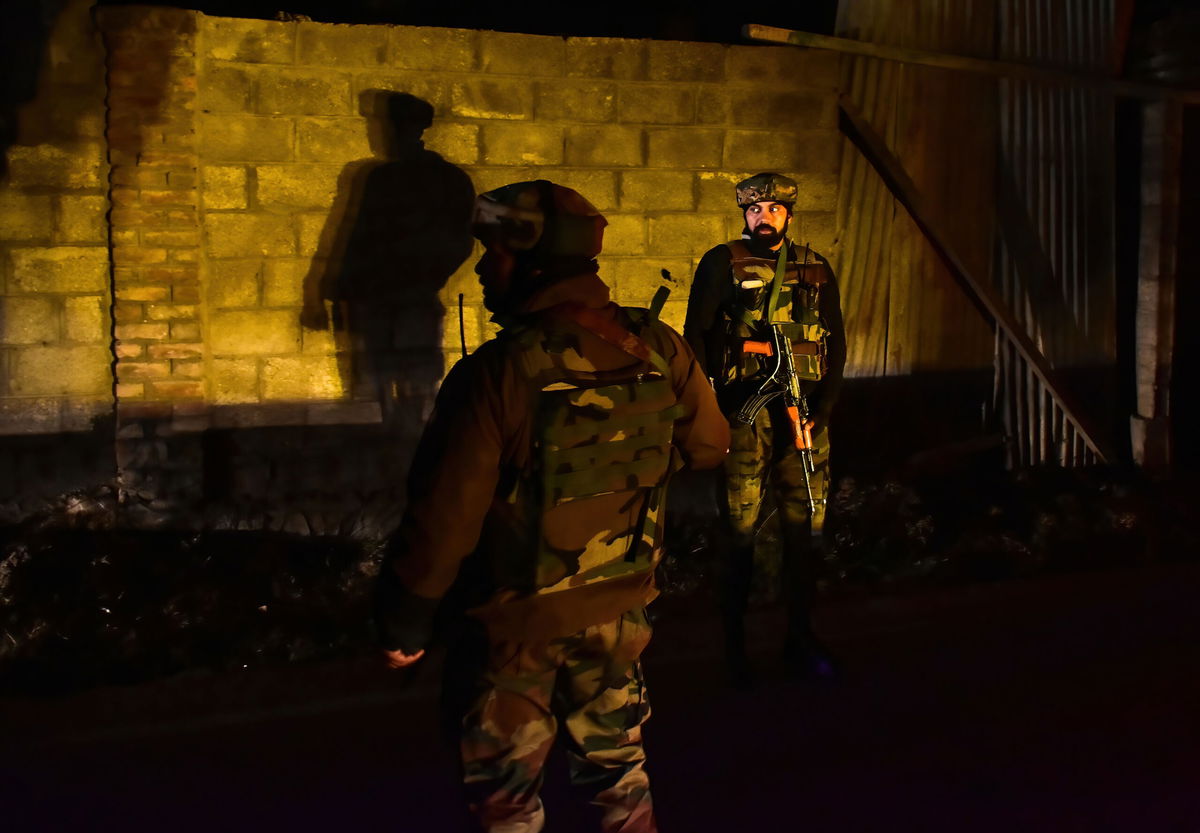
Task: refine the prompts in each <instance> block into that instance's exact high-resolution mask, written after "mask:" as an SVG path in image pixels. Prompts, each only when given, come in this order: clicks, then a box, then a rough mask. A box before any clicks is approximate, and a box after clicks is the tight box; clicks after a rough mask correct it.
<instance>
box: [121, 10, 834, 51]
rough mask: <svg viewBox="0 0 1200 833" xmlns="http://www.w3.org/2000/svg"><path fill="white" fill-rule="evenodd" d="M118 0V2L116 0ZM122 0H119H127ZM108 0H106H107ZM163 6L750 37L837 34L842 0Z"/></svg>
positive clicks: (597, 33)
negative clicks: (774, 32) (758, 30)
mask: <svg viewBox="0 0 1200 833" xmlns="http://www.w3.org/2000/svg"><path fill="white" fill-rule="evenodd" d="M110 1H111V0H110ZM120 1H121V0H117V2H120ZM102 2H104V0H102ZM159 5H171V6H181V7H185V8H192V9H198V10H200V11H202V12H204V13H206V14H211V15H220V16H225V17H258V18H273V17H275V15H276V13H277V12H278V11H285V12H288V13H291V14H303V15H308V16H309V17H311V18H312V19H313V20H315V21H323V22H328V23H401V24H407V25H412V26H449V27H456V28H467V29H495V30H499V31H510V32H526V33H530V34H547V35H585V36H594V37H632V38H645V37H649V38H662V39H671V40H699V41H718V42H724V43H738V42H741V41H742V38H741V27H742V24H744V23H766V24H769V25H773V26H781V27H785V28H790V29H805V30H808V31H817V32H825V33H832V31H833V23H834V17H835V15H836V13H837V0H793V2H787V3H782V2H778V0H770V2H759V3H753V4H749V3H737V2H730V0H692V1H691V2H689V0H659V2H646V1H645V0H641V2H637V1H635V0H607V2H603V1H602V2H596V3H590V4H582V3H578V2H572V0H559V2H553V3H551V2H545V0H535V2H521V0H507V2H506V0H486V1H485V0H455V2H449V3H438V2H431V0H420V2H412V0H194V2H169V0H168V2H162V3H159Z"/></svg>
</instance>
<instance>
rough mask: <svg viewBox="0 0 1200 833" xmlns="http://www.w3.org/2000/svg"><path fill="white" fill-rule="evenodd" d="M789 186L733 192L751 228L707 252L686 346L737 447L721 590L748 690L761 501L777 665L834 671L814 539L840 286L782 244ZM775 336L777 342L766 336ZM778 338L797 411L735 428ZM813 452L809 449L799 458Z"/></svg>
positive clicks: (819, 261)
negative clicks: (768, 536) (770, 560)
mask: <svg viewBox="0 0 1200 833" xmlns="http://www.w3.org/2000/svg"><path fill="white" fill-rule="evenodd" d="M796 194H797V189H796V183H795V182H794V181H793V180H791V179H789V178H788V177H786V176H782V175H780V174H777V173H761V174H757V175H755V176H752V177H750V178H749V179H746V180H744V181H742V182H740V183H738V185H737V187H736V196H737V204H738V207H739V208H740V209H741V210H742V213H743V216H744V218H745V222H746V226H745V229H744V231H743V233H742V239H740V240H733V241H730V242H729V243H724V244H722V245H720V246H716V247H715V248H713V249H711V250H710V251H709V252H708V253H707V254H705V255H704V258H703V259H702V260H701V261H700V265H699V267H698V268H697V270H696V277H695V281H694V283H693V284H692V289H691V295H690V298H689V301H688V311H687V319H686V323H685V326H684V336H685V338H686V339H687V341H688V343H689V344H690V345H691V346H692V349H693V350H694V351H695V354H696V358H697V359H698V360H699V362H700V364H701V366H702V367H703V368H704V371H705V373H706V374H707V375H708V376H709V377H710V378H711V379H712V382H713V385H714V387H715V388H716V391H717V397H718V400H719V401H720V402H721V407H722V410H723V411H724V412H725V414H726V415H727V416H731V417H735V418H732V419H731V424H732V427H733V439H732V444H731V446H730V453H729V457H728V458H727V459H726V461H725V466H724V472H723V474H724V492H725V498H726V499H725V501H724V504H725V505H724V506H723V509H724V510H725V511H726V518H727V521H728V527H729V533H730V541H729V542H728V543H729V545H728V547H727V551H726V553H725V555H726V559H725V567H726V569H725V571H724V580H723V584H722V588H721V599H722V618H723V624H724V627H725V640H726V645H725V648H726V659H727V662H728V667H729V672H730V675H731V679H732V680H733V682H734V683H735V684H745V683H746V682H748V680H749V679H750V673H751V670H750V667H749V664H748V661H747V656H746V638H745V626H744V618H745V613H746V607H747V600H748V597H749V593H750V585H751V577H752V572H753V564H754V542H755V536H756V532H757V530H758V529H759V528H760V525H761V524H762V523H764V522H765V521H766V520H767V518H766V517H765V512H764V509H763V502H764V498H765V497H766V496H767V490H768V489H769V490H770V491H771V496H772V497H773V498H774V504H775V509H776V511H777V513H778V516H779V524H780V529H781V537H782V540H783V548H784V551H783V553H782V557H781V561H782V570H781V584H782V586H781V588H780V589H781V591H782V594H783V597H784V601H785V604H786V607H787V613H788V624H787V632H786V635H785V640H784V657H785V660H786V661H787V662H788V664H789V665H790V667H791V669H792V670H793V671H795V672H797V673H800V674H802V675H806V676H809V675H817V676H830V675H832V674H833V673H834V668H833V663H832V659H831V657H830V656H829V653H828V652H827V651H826V650H825V648H824V647H823V645H822V644H821V643H820V641H819V640H818V639H817V638H816V636H815V635H814V633H813V629H812V624H811V617H810V608H811V605H812V601H813V596H814V592H815V587H816V568H817V564H818V557H819V554H818V547H817V546H816V541H815V538H814V536H816V535H819V533H820V531H821V528H822V524H823V522H824V517H825V500H826V495H827V492H828V479H829V478H828V464H829V415H830V412H831V410H832V408H833V404H834V400H835V398H836V396H837V391H838V387H839V386H840V384H841V379H842V370H843V368H844V366H845V362H846V339H845V331H844V329H843V326H842V313H841V307H840V301H839V298H838V289H837V283H836V282H835V281H834V276H833V271H832V270H831V269H830V268H829V264H828V263H827V262H826V260H825V258H823V257H821V256H820V255H819V254H817V253H816V252H813V251H811V250H809V248H808V247H807V246H799V245H796V244H794V243H792V242H791V241H789V240H788V237H787V232H788V226H789V224H790V222H791V219H792V209H793V206H794V204H795V201H796ZM771 324H777V325H779V326H778V327H777V328H775V330H772V329H771V327H770V326H769V325H771ZM773 334H777V335H778V337H780V338H781V339H782V342H781V343H784V344H786V343H790V345H791V353H792V359H793V362H792V363H793V364H794V371H795V376H796V377H798V379H799V385H798V390H799V394H800V396H799V399H800V400H801V406H804V405H806V406H807V414H806V415H805V416H803V417H801V418H799V419H797V418H796V417H795V415H794V414H789V413H788V410H787V409H786V408H785V402H784V397H783V396H775V397H774V398H772V399H771V400H770V401H769V402H768V404H767V405H766V406H765V407H762V408H761V410H759V411H758V412H757V413H756V414H753V415H751V416H749V420H750V421H749V423H748V424H738V420H737V419H736V417H737V416H738V414H739V411H741V415H742V416H745V415H746V412H747V411H748V410H753V409H752V408H748V407H747V398H748V396H749V395H750V393H751V392H753V391H756V390H758V389H759V387H760V385H759V381H758V380H761V379H763V378H764V376H768V375H770V371H771V368H773V367H776V365H774V364H773V361H774V356H771V355H767V353H769V352H770V351H769V349H765V348H763V347H762V345H763V344H765V343H766V341H765V340H766V339H768V337H769V336H771V335H773ZM806 443H807V444H808V446H809V447H808V448H807V449H802V448H799V447H798V446H803V445H805V444H806Z"/></svg>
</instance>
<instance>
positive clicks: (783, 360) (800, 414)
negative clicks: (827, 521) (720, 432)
mask: <svg viewBox="0 0 1200 833" xmlns="http://www.w3.org/2000/svg"><path fill="white" fill-rule="evenodd" d="M760 326H762V327H763V328H765V331H764V335H766V336H768V339H767V340H765V341H757V340H754V339H746V340H745V341H743V342H742V353H743V354H746V353H751V354H754V355H759V356H762V357H764V359H765V361H764V364H765V365H766V366H765V367H764V368H763V370H762V372H760V373H758V374H757V375H755V376H753V377H752V378H750V379H747V380H746V381H745V382H743V383H742V385H743V386H744V387H741V390H740V391H739V392H740V393H741V394H742V396H744V397H745V398H744V399H743V400H742V404H741V405H740V406H739V407H738V408H737V410H735V411H734V412H733V419H734V420H735V421H736V422H738V423H741V424H742V425H750V424H751V423H753V422H754V418H755V417H756V416H758V412H759V411H761V410H762V409H763V408H765V407H766V406H767V403H768V402H770V401H771V400H772V399H775V398H776V397H779V396H782V397H783V404H784V407H785V408H786V410H787V415H788V424H789V427H790V429H791V432H792V439H793V441H794V442H795V443H796V448H797V449H798V450H799V452H800V458H801V460H802V461H803V468H804V488H805V489H806V490H807V491H808V507H809V510H810V511H815V510H816V500H815V499H814V498H813V491H812V482H811V481H810V480H809V475H810V474H815V473H816V470H817V469H816V466H815V465H814V464H813V439H812V428H811V426H810V424H809V411H808V400H807V399H806V398H805V397H804V394H803V393H802V392H801V390H800V380H799V378H798V377H797V375H796V359H795V357H794V356H793V355H792V342H791V340H790V339H788V337H787V336H786V335H784V333H783V327H784V325H783V324H766V323H764V324H761V325H760ZM747 388H748V390H747Z"/></svg>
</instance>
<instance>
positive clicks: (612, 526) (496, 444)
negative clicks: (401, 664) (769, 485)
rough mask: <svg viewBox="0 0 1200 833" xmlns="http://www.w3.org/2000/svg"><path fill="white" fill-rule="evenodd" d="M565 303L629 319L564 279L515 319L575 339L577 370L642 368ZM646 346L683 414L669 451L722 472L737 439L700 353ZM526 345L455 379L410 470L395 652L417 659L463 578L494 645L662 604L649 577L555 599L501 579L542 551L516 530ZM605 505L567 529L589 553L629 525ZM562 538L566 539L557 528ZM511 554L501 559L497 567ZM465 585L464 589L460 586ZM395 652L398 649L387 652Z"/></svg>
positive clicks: (389, 571)
mask: <svg viewBox="0 0 1200 833" xmlns="http://www.w3.org/2000/svg"><path fill="white" fill-rule="evenodd" d="M565 303H574V304H582V305H584V306H585V307H587V308H589V309H591V310H594V311H595V312H596V313H597V314H599V315H602V316H604V317H605V318H607V319H611V320H614V321H616V322H617V323H623V322H627V321H628V320H629V317H628V314H627V313H626V312H625V311H624V310H622V309H621V308H620V307H618V306H616V305H615V304H612V303H610V302H609V298H608V288H607V287H606V286H605V285H604V284H603V282H602V281H601V280H600V279H599V277H598V276H596V275H595V274H585V275H579V276H576V277H573V278H568V279H566V280H562V281H558V282H556V283H554V284H552V285H550V286H548V287H546V288H545V289H543V290H541V291H540V292H538V293H537V294H535V295H534V296H533V297H532V298H530V299H529V300H527V301H526V302H525V303H524V305H523V308H522V309H521V310H520V311H519V312H520V316H519V320H520V321H521V326H522V327H528V328H534V329H536V330H537V331H538V332H539V333H541V334H544V336H545V337H546V338H547V339H548V340H556V341H560V342H562V341H565V342H567V343H569V344H570V345H571V348H572V350H573V351H574V353H573V354H577V356H578V357H579V359H581V360H582V362H583V367H581V369H585V370H589V371H600V372H604V371H613V370H616V369H618V368H626V367H629V366H630V365H631V364H632V363H635V362H636V361H637V360H636V359H633V358H632V357H631V356H630V355H629V354H628V353H627V352H624V351H623V350H621V349H620V348H618V347H616V346H614V345H613V344H611V343H610V342H608V341H606V340H604V339H602V338H600V337H598V336H597V335H595V334H594V333H593V332H591V331H589V330H588V329H585V328H583V327H581V326H580V325H579V324H577V323H576V322H575V321H573V320H571V319H569V318H567V317H564V316H562V315H557V314H555V310H554V308H555V307H557V306H559V305H561V304H565ZM640 336H641V338H642V339H643V340H644V341H645V342H646V343H647V344H649V345H650V346H651V347H652V348H653V349H654V351H655V352H657V353H658V354H659V355H661V356H662V357H663V358H664V359H665V360H666V363H667V366H668V369H669V374H668V376H669V379H670V384H671V386H672V388H673V391H674V399H675V401H676V402H677V403H678V404H679V405H680V406H682V407H681V408H680V410H681V411H682V414H681V415H680V416H679V417H678V418H677V419H676V420H675V422H674V431H673V433H674V437H673V443H674V445H675V448H676V449H677V450H678V451H679V453H680V454H681V455H682V458H683V460H684V462H685V463H687V464H688V465H690V466H692V467H693V468H711V467H714V466H717V465H719V464H720V462H721V461H722V460H723V458H724V456H725V453H726V450H727V448H728V446H729V427H728V425H727V423H726V422H725V419H724V417H722V416H721V413H720V410H719V408H718V407H717V403H716V399H715V397H714V395H713V392H712V389H711V387H710V386H709V384H708V381H707V379H706V378H705V376H704V374H703V372H702V371H701V369H700V367H699V365H698V364H697V363H696V360H695V358H694V357H693V355H692V352H691V350H690V349H689V348H688V346H687V344H686V342H684V340H683V338H682V337H681V336H680V335H679V334H678V333H676V332H675V331H674V330H672V329H671V328H670V327H668V326H667V325H665V324H662V323H660V322H652V323H649V324H647V325H646V326H645V327H644V328H643V329H642V331H641V333H640ZM529 349H530V344H529V340H528V339H521V338H512V337H505V336H504V334H502V336H501V337H499V338H495V339H492V340H491V341H489V342H487V343H485V344H484V345H482V346H481V347H480V348H479V349H478V350H476V351H475V352H474V353H473V354H471V355H470V356H468V357H467V358H465V359H463V360H462V361H460V362H459V363H458V364H456V365H455V366H454V368H452V369H451V371H450V373H449V374H448V375H447V377H446V380H445V381H444V382H443V384H442V388H441V390H440V391H439V394H438V400H437V405H436V407H435V409H434V413H433V416H432V417H431V419H430V423H429V425H428V426H427V427H426V430H425V433H424V435H423V436H422V439H421V442H420V444H419V446H418V449H417V453H416V456H415V458H414V460H413V464H412V468H411V471H410V475H409V483H408V506H407V508H406V511H405V516H404V519H403V521H402V522H401V525H400V528H399V530H398V531H397V533H396V534H395V535H394V536H393V539H392V541H391V543H390V545H389V555H388V560H387V563H386V564H385V574H384V576H383V578H382V581H388V580H391V579H392V578H393V577H394V578H396V579H398V580H399V583H400V584H401V585H402V588H403V591H402V592H401V593H399V594H397V597H396V598H395V600H394V601H393V602H392V605H391V607H392V611H391V616H390V617H382V618H390V621H391V623H392V624H391V626H390V627H389V628H387V630H390V631H391V634H390V638H389V635H388V634H385V647H401V648H402V649H404V650H406V651H408V650H415V649H416V648H419V647H421V646H422V645H424V644H425V642H426V641H427V640H428V637H429V618H430V615H431V613H432V604H433V602H434V601H435V600H437V599H440V598H441V597H442V596H443V595H444V594H445V593H446V592H447V590H448V589H449V588H450V587H451V585H452V584H453V583H454V582H455V580H456V578H457V577H459V574H460V568H463V567H464V561H466V565H465V568H464V569H463V572H464V573H466V574H468V575H469V577H470V578H469V584H471V585H472V588H471V590H469V591H468V592H467V593H466V598H467V599H468V600H469V602H470V604H471V606H472V609H471V611H470V612H471V613H472V614H473V615H475V616H476V617H478V618H480V619H482V620H483V621H484V622H485V623H486V624H487V626H488V629H489V631H490V632H491V633H492V634H493V635H494V636H497V637H509V638H513V637H522V638H531V637H533V638H536V637H544V638H554V637H557V636H564V635H566V634H570V633H574V632H577V631H579V630H582V629H583V628H585V627H588V626H590V625H593V624H598V623H600V622H604V621H608V620H611V619H615V618H616V617H618V616H620V615H621V614H622V613H624V612H625V611H627V610H630V609H632V608H635V607H638V606H640V605H643V604H645V603H646V602H648V601H650V599H652V598H653V597H654V595H656V592H657V591H656V590H655V589H654V585H653V574H652V573H642V574H635V575H631V576H626V577H621V578H616V579H612V580H607V581H601V582H595V583H589V584H583V585H582V586H579V587H571V588H568V589H564V590H560V591H558V592H554V593H550V594H533V593H530V592H528V588H523V587H516V586H512V585H511V583H509V582H506V581H505V579H504V570H501V569H497V564H498V562H499V561H501V560H503V561H504V562H506V563H507V564H509V565H511V562H512V558H513V555H514V553H518V554H520V555H521V556H524V555H525V554H527V555H528V558H529V559H536V558H537V557H538V551H539V546H540V542H539V541H537V540H523V539H522V537H521V530H522V529H526V528H528V527H527V525H526V524H524V523H522V522H521V519H519V518H518V519H514V517H513V515H514V511H520V510H519V508H518V509H514V504H513V502H512V501H511V499H510V496H511V494H512V492H513V489H514V486H515V485H516V484H517V483H518V482H519V481H520V480H521V478H522V476H523V474H524V473H527V472H529V471H530V469H531V465H532V462H533V456H532V455H533V453H534V449H533V447H534V431H535V427H534V422H535V409H536V407H537V404H536V403H537V401H538V397H539V395H540V393H541V389H540V387H539V386H538V385H537V384H536V383H535V382H534V381H533V380H531V379H530V377H529V375H528V373H527V371H525V370H524V368H523V367H522V364H523V363H527V362H528V350H529ZM622 509H623V511H621V509H618V507H615V506H613V505H604V504H603V502H601V505H598V506H596V507H594V508H592V509H590V510H589V511H588V513H586V514H585V515H584V516H582V517H574V518H573V519H572V521H571V528H572V530H573V533H574V534H575V535H576V536H577V537H578V539H579V540H578V542H576V543H577V544H578V545H579V546H582V545H585V544H587V542H588V541H589V540H591V539H593V538H595V537H596V536H598V535H601V534H604V533H606V532H607V531H610V530H618V529H621V528H623V527H622V525H628V518H627V515H628V507H623V508H622ZM560 531H562V530H560ZM501 556H503V557H501ZM460 583H461V582H460ZM389 641H390V642H392V643H393V645H391V646H389V645H388V644H387V643H388V642H389Z"/></svg>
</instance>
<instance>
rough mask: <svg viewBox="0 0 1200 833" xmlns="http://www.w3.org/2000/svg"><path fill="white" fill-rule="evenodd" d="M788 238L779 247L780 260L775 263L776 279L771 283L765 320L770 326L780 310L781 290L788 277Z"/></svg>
mask: <svg viewBox="0 0 1200 833" xmlns="http://www.w3.org/2000/svg"><path fill="white" fill-rule="evenodd" d="M787 252H788V244H787V238H786V237H785V238H784V239H783V245H781V246H780V247H779V258H778V259H777V260H776V261H775V278H774V279H773V280H772V281H771V295H770V297H769V298H768V299H767V313H766V317H765V318H764V319H763V320H764V321H766V322H767V323H768V324H769V323H771V322H772V321H774V320H775V310H776V309H778V308H779V290H780V289H782V288H783V281H784V279H785V277H786V275H787Z"/></svg>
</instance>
